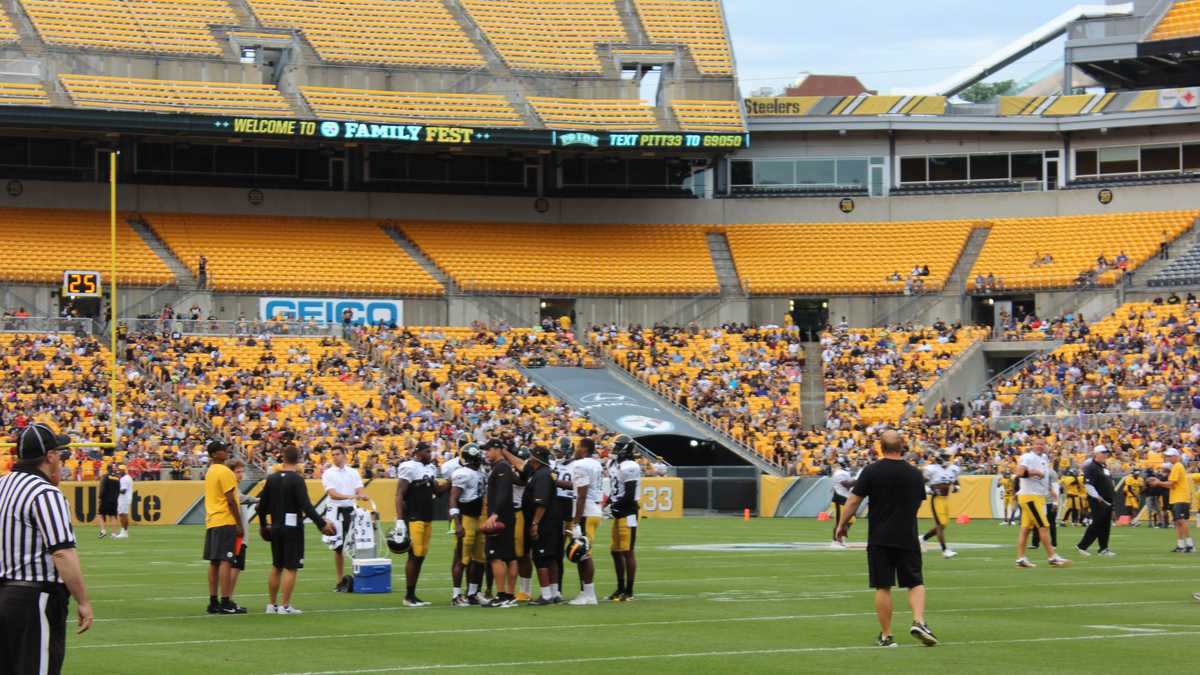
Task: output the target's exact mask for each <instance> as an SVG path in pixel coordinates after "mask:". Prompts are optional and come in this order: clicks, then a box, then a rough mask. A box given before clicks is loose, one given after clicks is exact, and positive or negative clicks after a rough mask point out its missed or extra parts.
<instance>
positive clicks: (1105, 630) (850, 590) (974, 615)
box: [66, 518, 1200, 675]
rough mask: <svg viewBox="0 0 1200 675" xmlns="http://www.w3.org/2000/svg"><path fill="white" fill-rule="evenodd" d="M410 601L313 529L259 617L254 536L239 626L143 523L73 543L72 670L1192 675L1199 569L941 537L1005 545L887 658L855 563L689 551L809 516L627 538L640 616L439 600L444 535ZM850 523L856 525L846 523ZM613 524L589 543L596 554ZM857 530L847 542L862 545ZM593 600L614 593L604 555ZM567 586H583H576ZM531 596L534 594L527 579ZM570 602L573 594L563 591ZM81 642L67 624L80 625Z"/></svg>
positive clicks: (1149, 548) (978, 555) (970, 559)
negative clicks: (212, 607) (353, 585)
mask: <svg viewBox="0 0 1200 675" xmlns="http://www.w3.org/2000/svg"><path fill="white" fill-rule="evenodd" d="M435 525H436V530H435V535H434V540H433V544H432V551H431V553H430V556H429V558H428V559H427V560H426V564H425V571H424V574H423V579H422V582H421V585H420V587H419V589H418V594H419V595H421V596H422V597H423V598H424V599H426V600H429V601H432V602H434V605H433V606H431V607H427V608H421V609H409V608H404V607H402V606H401V599H402V597H403V585H404V579H403V569H404V566H403V563H402V562H401V561H399V560H397V561H396V563H395V564H394V569H393V573H394V576H395V579H394V589H396V590H397V591H398V592H393V593H391V594H389V595H346V594H335V593H333V592H332V587H333V582H334V579H333V571H332V558H331V555H330V553H329V552H328V551H327V550H326V549H325V548H324V547H322V546H321V545H320V541H319V538H318V536H317V534H316V533H315V531H314V530H312V529H310V530H309V531H308V532H307V535H306V536H307V537H308V558H307V565H308V567H307V568H306V569H305V570H304V571H303V572H302V573H301V576H300V584H299V586H298V589H297V594H296V596H295V598H294V602H293V604H294V605H296V606H297V607H299V608H301V609H302V610H304V611H305V612H306V613H305V614H304V615H303V616H268V615H264V614H263V606H264V605H265V603H266V581H265V578H266V566H267V564H268V562H269V552H268V551H267V550H266V544H265V543H264V542H260V541H257V539H256V540H255V541H253V542H252V543H251V547H250V555H249V565H248V568H247V570H246V572H245V573H244V574H243V576H242V579H241V581H240V582H239V585H238V586H239V587H238V592H237V594H236V600H238V601H240V602H241V604H243V605H245V606H247V607H248V608H249V609H250V612H251V613H250V614H249V615H246V616H209V615H206V614H205V613H204V607H205V605H206V603H207V589H206V585H205V565H206V564H205V563H203V562H201V561H199V560H198V558H199V555H200V551H201V544H202V536H203V530H202V529H201V528H199V527H196V526H178V527H144V528H139V529H136V530H133V531H132V534H131V537H130V538H129V539H127V540H115V541H114V540H103V541H98V540H97V539H96V530H95V529H94V528H87V529H82V530H80V532H79V535H80V549H81V554H82V557H83V562H84V569H85V572H86V574H87V579H88V583H89V586H90V589H91V593H92V597H93V600H94V606H95V612H96V617H97V623H96V624H95V627H94V628H93V629H92V631H90V632H89V633H87V634H85V635H83V636H75V635H74V634H73V633H72V634H71V635H70V637H69V638H68V645H69V646H68V650H67V665H66V671H67V672H70V673H171V674H172V675H177V674H183V673H205V674H212V673H302V672H330V673H333V672H336V673H375V672H380V673H384V672H408V671H422V670H463V671H465V670H478V671H486V672H489V673H497V672H518V671H520V672H525V673H529V672H538V673H541V672H546V673H549V672H569V673H572V675H577V674H579V673H593V672H595V673H613V672H618V671H625V672H656V673H663V672H670V673H689V674H693V675H694V674H696V673H730V672H780V673H782V672H789V673H796V672H821V673H829V672H852V671H858V672H905V673H918V672H920V673H929V672H937V671H940V672H947V673H949V672H971V673H1065V672H1085V671H1086V672H1100V671H1103V672H1142V671H1144V670H1145V669H1146V668H1147V664H1151V663H1155V664H1157V665H1155V666H1153V669H1154V671H1155V672H1195V671H1191V670H1190V669H1191V668H1194V667H1195V663H1196V661H1195V658H1196V654H1197V649H1196V646H1195V645H1196V643H1197V638H1200V603H1197V602H1195V601H1194V600H1193V599H1192V593H1193V592H1195V591H1200V559H1198V558H1197V556H1195V555H1180V554H1171V553H1168V552H1167V551H1168V550H1169V549H1170V548H1171V547H1172V546H1174V535H1173V532H1172V531H1170V530H1147V529H1145V528H1137V529H1130V528H1117V529H1115V530H1114V532H1115V534H1114V537H1113V549H1114V550H1116V551H1117V553H1118V557H1116V558H1098V557H1095V556H1093V557H1091V558H1081V557H1079V556H1078V555H1077V554H1076V553H1075V551H1074V543H1075V542H1076V541H1077V540H1078V538H1079V536H1080V533H1081V530H1080V529H1078V528H1068V529H1063V530H1060V531H1059V539H1060V544H1063V546H1062V552H1063V554H1064V555H1066V556H1067V557H1069V558H1071V559H1072V560H1073V561H1074V563H1075V564H1074V565H1073V566H1072V567H1070V568H1067V569H1051V568H1048V567H1047V566H1046V565H1045V555H1044V554H1042V553H1041V552H1040V551H1032V552H1031V553H1032V555H1031V559H1032V560H1034V562H1037V563H1039V565H1038V567H1037V569H1032V570H1020V569H1016V568H1014V567H1013V559H1014V556H1013V552H1012V541H1013V539H1015V536H1016V528H1011V527H999V526H997V525H996V524H995V523H994V522H991V521H976V522H973V523H971V524H969V525H967V526H953V527H952V528H951V531H950V536H951V541H952V542H970V543H973V544H1002V545H1003V546H1002V547H1001V548H978V549H970V550H967V549H963V550H961V551H960V555H959V557H958V558H956V559H953V560H943V559H942V558H941V557H940V556H937V555H935V554H934V552H936V549H937V547H936V546H934V547H933V551H934V552H931V553H930V554H929V555H927V556H926V559H925V570H926V583H927V585H928V589H929V590H928V592H929V608H928V622H929V624H930V627H931V628H932V629H933V630H934V631H935V632H936V633H937V635H938V637H939V638H940V639H941V640H942V642H943V644H942V645H941V646H938V647H935V648H926V647H922V646H920V645H919V644H918V643H917V642H916V641H915V640H913V639H912V638H911V637H910V636H909V635H908V634H907V627H908V623H909V621H910V617H909V614H908V611H907V607H906V605H905V603H904V594H903V592H900V593H898V594H897V595H896V600H897V608H898V611H897V612H896V621H895V632H896V639H897V641H898V642H899V643H900V648H898V649H888V650H884V649H879V648H877V647H875V646H873V643H874V640H875V637H876V633H877V631H878V627H877V624H876V621H875V616H874V613H873V610H872V604H871V597H872V596H871V593H872V592H871V591H870V590H869V589H867V588H866V572H865V553H863V552H862V551H861V550H851V551H830V550H811V551H797V550H739V551H704V552H689V551H678V550H672V549H671V548H669V547H672V546H678V545H694V544H735V543H742V544H751V543H757V544H781V543H786V542H812V543H814V544H815V543H824V542H825V541H826V540H827V538H828V529H829V528H828V527H827V526H826V524H824V523H818V522H816V521H812V520H782V519H781V520H753V521H750V522H743V521H742V520H741V519H732V518H689V519H684V520H679V521H663V520H660V521H647V522H645V523H644V524H643V527H642V528H641V532H640V534H639V538H638V550H639V559H638V561H639V567H640V568H639V571H638V580H637V587H636V589H635V590H636V591H637V594H638V599H637V601H636V602H633V603H627V604H609V603H604V602H603V601H602V602H601V605H600V606H598V607H568V606H553V607H548V608H544V609H541V608H530V607H520V608H517V609H509V610H482V609H479V608H475V607H471V608H452V607H450V605H449V602H448V601H449V597H450V583H449V557H450V555H449V550H450V538H449V537H448V536H446V534H445V531H446V530H445V524H444V523H437V524H435ZM858 527H859V528H862V525H859V526H858ZM607 534H608V525H607V524H605V525H603V526H602V527H601V532H600V535H599V537H598V538H599V539H600V540H601V542H602V545H603V544H604V543H606V540H607ZM864 535H865V531H864V530H862V529H857V530H856V531H855V532H852V533H851V539H852V540H858V541H861V540H862V538H863V536H864ZM597 562H598V568H599V572H598V575H597V585H596V588H597V593H598V594H600V595H602V596H606V595H608V594H609V593H610V592H611V591H612V590H613V587H614V582H613V572H612V565H611V560H610V559H609V557H608V554H607V549H606V548H605V549H603V550H601V551H600V555H599V556H598V560H597ZM568 574H569V576H568V583H567V584H566V585H567V586H568V587H570V586H572V585H573V583H574V581H575V575H574V570H573V569H571V570H569V571H568ZM535 589H536V581H535ZM567 595H568V597H570V596H572V595H574V591H573V589H569V590H568V593H567ZM71 628H72V629H73V620H72V626H71Z"/></svg>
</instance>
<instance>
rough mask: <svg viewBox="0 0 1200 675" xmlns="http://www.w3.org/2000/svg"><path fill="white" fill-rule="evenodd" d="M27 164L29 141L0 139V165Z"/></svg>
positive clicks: (11, 137) (9, 138) (10, 138)
mask: <svg viewBox="0 0 1200 675" xmlns="http://www.w3.org/2000/svg"><path fill="white" fill-rule="evenodd" d="M140 147H141V146H139V149H140ZM28 163H29V141H28V140H27V139H24V138H16V137H14V136H5V137H3V138H0V164H3V165H6V166H25V165H26V164H28Z"/></svg>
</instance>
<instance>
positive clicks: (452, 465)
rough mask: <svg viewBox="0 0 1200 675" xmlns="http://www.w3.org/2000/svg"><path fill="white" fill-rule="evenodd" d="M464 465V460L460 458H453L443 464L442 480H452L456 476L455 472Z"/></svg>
mask: <svg viewBox="0 0 1200 675" xmlns="http://www.w3.org/2000/svg"><path fill="white" fill-rule="evenodd" d="M462 465H463V464H462V460H461V459H459V458H458V457H451V458H450V459H448V460H446V461H444V462H442V478H445V479H446V480H450V479H451V478H452V477H453V476H454V472H455V471H458V469H459V467H461V466H462Z"/></svg>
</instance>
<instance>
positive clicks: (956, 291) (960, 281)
mask: <svg viewBox="0 0 1200 675" xmlns="http://www.w3.org/2000/svg"><path fill="white" fill-rule="evenodd" d="M991 232H992V228H991V227H990V226H982V227H977V228H975V229H974V230H971V234H970V236H968V237H967V242H966V243H965V244H964V245H963V249H962V252H961V253H959V254H958V261H957V262H956V263H954V269H953V270H951V271H950V276H948V277H946V284H945V285H944V286H943V287H942V290H941V292H939V293H929V294H927V295H918V296H915V297H913V298H910V299H909V300H907V301H905V302H904V303H902V304H901V305H900V306H899V307H897V308H896V309H894V310H892V311H891V312H888V313H887V314H885V315H884V316H883V318H881V319H879V320H878V321H876V322H875V325H876V326H889V325H892V324H896V323H904V322H907V321H913V322H915V323H933V317H928V316H923V315H924V314H925V313H926V312H929V311H930V310H932V309H933V308H934V307H936V306H938V305H939V304H941V303H942V302H943V301H945V300H946V299H948V298H959V299H960V300H961V301H962V302H964V303H965V302H968V300H967V295H966V293H967V277H968V276H969V275H970V273H971V268H972V267H974V266H975V260H976V259H978V258H979V254H980V253H981V252H982V251H983V246H984V244H986V243H987V239H988V235H989V234H991Z"/></svg>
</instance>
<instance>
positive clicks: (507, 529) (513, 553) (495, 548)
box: [483, 519, 517, 562]
mask: <svg viewBox="0 0 1200 675" xmlns="http://www.w3.org/2000/svg"><path fill="white" fill-rule="evenodd" d="M514 520H515V519H513V520H507V521H501V522H503V523H504V531H503V532H501V533H499V534H489V535H487V537H485V538H484V540H483V548H484V554H485V555H486V557H487V559H488V560H489V561H491V560H501V561H504V562H512V561H514V560H516V559H517V545H516V540H515V538H514V537H513V535H514V532H513V528H514V527H516V525H515V523H514V522H513V521H514Z"/></svg>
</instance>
